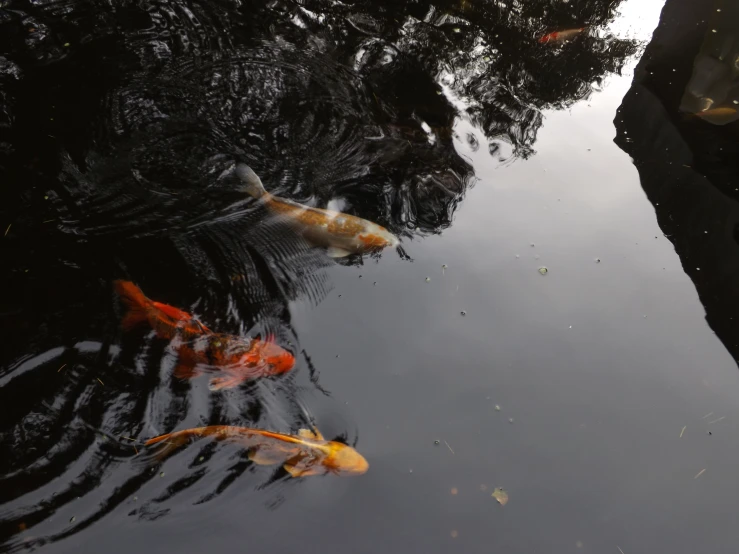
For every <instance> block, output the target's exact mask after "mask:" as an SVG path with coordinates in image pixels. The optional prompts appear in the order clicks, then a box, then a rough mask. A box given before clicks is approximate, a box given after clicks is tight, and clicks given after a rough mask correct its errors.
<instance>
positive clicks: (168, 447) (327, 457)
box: [146, 425, 369, 477]
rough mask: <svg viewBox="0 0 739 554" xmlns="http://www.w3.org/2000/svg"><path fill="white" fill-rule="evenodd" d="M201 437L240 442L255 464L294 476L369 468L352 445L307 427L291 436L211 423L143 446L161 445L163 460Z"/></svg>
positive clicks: (349, 473) (158, 438)
mask: <svg viewBox="0 0 739 554" xmlns="http://www.w3.org/2000/svg"><path fill="white" fill-rule="evenodd" d="M202 437H213V438H214V439H215V440H218V441H226V442H229V443H234V444H239V445H242V446H244V447H246V448H248V450H249V459H250V460H251V461H252V462H254V463H255V464H259V465H276V464H282V466H283V467H284V468H285V470H286V471H287V472H288V473H289V474H290V475H292V476H293V477H306V476H308V475H325V474H327V473H332V474H334V475H361V474H363V473H365V472H366V471H367V469H368V468H369V464H368V463H367V460H365V459H364V457H363V456H362V455H361V454H360V453H359V452H357V451H356V450H354V449H353V448H352V447H351V446H347V445H346V444H342V443H340V442H335V441H327V440H326V439H324V438H323V436H321V434H320V433H319V432H318V431H315V432H314V431H309V430H307V429H301V430H300V431H298V434H297V436H294V435H285V434H282V433H273V432H271V431H264V430H262V429H251V428H249V427H234V426H230V425H212V426H210V427H196V428H194V429H184V430H182V431H176V432H174V433H169V434H166V435H161V436H158V437H154V438H152V439H149V440H148V441H146V446H153V445H157V444H161V445H162V446H164V448H163V449H162V450H161V451H159V452H158V453H157V454H156V456H157V457H158V458H159V459H162V458H164V457H166V456H168V455H169V454H171V453H172V452H173V451H174V450H176V449H178V448H180V447H181V446H183V445H185V444H186V443H188V442H190V441H191V440H194V439H197V438H202Z"/></svg>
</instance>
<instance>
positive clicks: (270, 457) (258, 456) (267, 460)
mask: <svg viewBox="0 0 739 554" xmlns="http://www.w3.org/2000/svg"><path fill="white" fill-rule="evenodd" d="M249 459H250V460H251V461H252V462H254V463H255V464H258V465H260V466H271V465H275V464H279V463H280V462H284V461H285V455H284V454H283V453H281V452H277V451H276V450H269V449H265V448H262V449H260V448H258V447H257V448H253V449H251V450H249Z"/></svg>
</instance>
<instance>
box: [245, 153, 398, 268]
mask: <svg viewBox="0 0 739 554" xmlns="http://www.w3.org/2000/svg"><path fill="white" fill-rule="evenodd" d="M234 172H235V174H236V175H237V176H238V177H239V179H241V181H242V183H243V187H242V188H241V190H242V191H243V192H245V193H247V194H249V195H250V196H253V197H254V198H257V199H260V200H261V201H262V202H263V203H264V205H265V206H266V207H267V209H268V210H270V211H271V212H272V213H274V214H277V215H280V216H284V217H286V218H287V219H288V220H289V221H290V222H292V223H293V224H295V225H296V226H298V228H299V229H300V232H301V234H302V235H303V236H304V237H305V238H306V240H308V242H310V243H311V244H314V245H316V246H322V247H325V248H327V249H328V255H329V256H331V257H333V258H340V257H343V256H348V255H350V254H364V253H368V252H376V251H379V250H382V249H384V248H387V247H388V246H393V247H394V246H398V244H399V243H400V241H398V238H397V237H396V236H395V235H393V234H392V233H391V232H390V231H388V230H387V229H385V228H384V227H381V226H380V225H377V224H376V223H372V222H371V221H367V220H366V219H362V218H360V217H356V216H353V215H349V214H345V213H341V212H337V211H334V210H323V209H321V208H312V207H310V206H304V205H303V204H298V203H297V202H293V201H291V200H286V199H284V198H280V197H278V196H274V195H272V194H270V193H268V192H267V191H266V190H265V188H264V185H263V184H262V181H261V179H259V177H258V176H257V174H256V173H254V171H253V170H252V169H251V168H250V167H249V166H247V165H245V164H242V163H239V164H236V168H235V170H234Z"/></svg>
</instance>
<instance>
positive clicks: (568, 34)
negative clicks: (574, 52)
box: [539, 27, 587, 44]
mask: <svg viewBox="0 0 739 554" xmlns="http://www.w3.org/2000/svg"><path fill="white" fill-rule="evenodd" d="M586 28H587V27H580V28H577V29H567V30H564V31H554V32H553V33H549V34H546V35H544V36H543V37H541V38H540V39H539V42H540V43H541V44H546V43H548V42H566V41H568V40H572V39H573V38H575V37H576V36H577V35H579V34H580V33H582V32H583V31H584V30H585V29H586Z"/></svg>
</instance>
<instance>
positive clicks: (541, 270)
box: [539, 267, 549, 275]
mask: <svg viewBox="0 0 739 554" xmlns="http://www.w3.org/2000/svg"><path fill="white" fill-rule="evenodd" d="M539 273H541V274H542V275H546V274H547V273H549V270H548V269H547V268H546V267H540V268H539Z"/></svg>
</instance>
